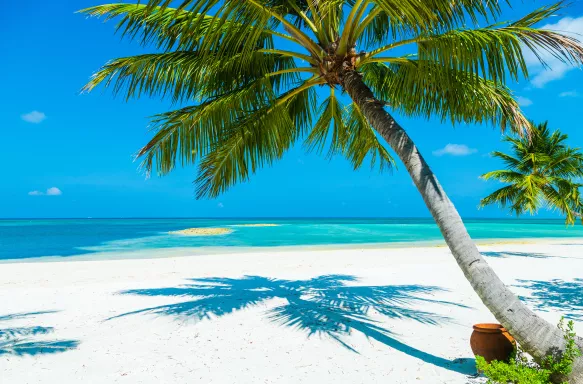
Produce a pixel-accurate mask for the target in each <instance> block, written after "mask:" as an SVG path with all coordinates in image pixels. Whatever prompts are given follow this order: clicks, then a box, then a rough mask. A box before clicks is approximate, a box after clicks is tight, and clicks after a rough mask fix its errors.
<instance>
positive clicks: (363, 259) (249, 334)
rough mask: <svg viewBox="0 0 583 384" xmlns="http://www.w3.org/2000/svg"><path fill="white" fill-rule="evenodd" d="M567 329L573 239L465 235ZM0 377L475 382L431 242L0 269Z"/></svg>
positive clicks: (469, 317) (447, 260) (465, 329)
mask: <svg viewBox="0 0 583 384" xmlns="http://www.w3.org/2000/svg"><path fill="white" fill-rule="evenodd" d="M480 249H481V251H482V252H484V253H485V255H486V256H487V260H488V262H489V263H490V264H491V265H492V266H493V268H494V269H495V271H496V272H497V273H498V275H499V276H500V277H501V278H502V279H503V280H504V281H505V282H506V283H507V284H508V285H509V286H511V287H512V289H513V290H514V291H515V292H516V293H518V294H520V295H524V296H525V297H526V299H527V300H528V302H529V304H530V305H531V307H532V308H535V309H536V310H537V311H538V312H540V313H541V315H542V316H544V317H545V318H547V319H548V320H549V321H551V322H553V323H556V322H558V320H559V318H560V316H561V312H562V313H564V314H568V315H570V317H572V318H574V319H575V320H578V322H577V323H576V329H577V330H578V331H579V333H580V334H583V280H582V279H581V278H582V277H583V240H554V241H544V242H537V243H530V244H510V243H508V244H491V245H483V246H480ZM0 308H1V312H0V382H1V383H2V384H4V383H6V384H8V383H11V384H12V383H18V384H25V383H31V384H32V383H34V384H37V383H38V384H40V383H63V384H69V383H70V384H73V383H75V384H77V383H156V384H160V383H253V384H257V383H419V382H424V383H459V384H462V383H478V382H482V381H483V379H481V378H472V377H471V376H469V375H471V374H473V373H474V372H475V369H474V366H473V364H474V363H473V356H472V352H471V350H470V347H469V337H470V334H471V332H472V324H474V323H478V322H489V321H493V320H494V319H493V317H492V316H491V315H490V314H489V312H488V310H487V309H486V308H485V307H484V306H483V305H482V303H481V302H480V300H479V299H478V297H477V296H476V295H475V294H474V292H473V291H472V289H471V287H470V285H469V284H468V283H467V281H466V280H465V278H464V276H463V275H462V273H461V271H460V270H459V269H458V267H457V265H456V264H455V261H454V259H453V258H452V257H451V255H450V253H449V251H448V249H447V248H445V247H426V248H403V249H396V248H390V249H362V250H359V249H345V250H317V251H307V250H293V249H292V250H290V249H286V250H285V251H280V252H273V251H271V250H269V251H267V252H255V253H243V254H226V255H209V256H189V257H169V258H158V259H144V260H104V261H68V260H66V259H63V261H59V262H36V263H12V264H2V265H0Z"/></svg>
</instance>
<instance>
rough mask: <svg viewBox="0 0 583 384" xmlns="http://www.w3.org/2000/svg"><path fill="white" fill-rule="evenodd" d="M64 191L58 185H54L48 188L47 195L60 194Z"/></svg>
mask: <svg viewBox="0 0 583 384" xmlns="http://www.w3.org/2000/svg"><path fill="white" fill-rule="evenodd" d="M62 194H63V192H61V190H60V189H59V188H57V187H52V188H49V189H47V196H60V195H62Z"/></svg>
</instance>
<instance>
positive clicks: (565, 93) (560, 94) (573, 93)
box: [559, 91, 579, 97]
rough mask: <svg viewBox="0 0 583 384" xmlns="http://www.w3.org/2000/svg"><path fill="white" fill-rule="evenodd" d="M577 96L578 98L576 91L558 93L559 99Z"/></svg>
mask: <svg viewBox="0 0 583 384" xmlns="http://www.w3.org/2000/svg"><path fill="white" fill-rule="evenodd" d="M578 96H579V92H577V91H565V92H561V93H559V97H578Z"/></svg>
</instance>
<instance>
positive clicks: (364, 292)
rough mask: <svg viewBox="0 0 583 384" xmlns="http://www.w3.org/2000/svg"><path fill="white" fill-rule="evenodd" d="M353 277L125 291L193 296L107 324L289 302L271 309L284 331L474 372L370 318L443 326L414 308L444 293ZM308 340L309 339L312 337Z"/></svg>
mask: <svg viewBox="0 0 583 384" xmlns="http://www.w3.org/2000/svg"><path fill="white" fill-rule="evenodd" d="M354 281H356V278H355V277H354V276H345V275H328V276H319V277H315V278H312V279H309V280H281V279H273V278H267V277H262V276H245V277H242V278H238V279H231V278H203V279H190V280H189V283H187V284H184V285H180V286H178V287H171V288H153V289H134V290H127V291H122V292H120V293H121V294H126V295H144V296H169V297H188V298H189V299H188V300H187V301H183V302H180V303H174V304H168V305H162V306H157V307H151V308H145V309H141V310H137V311H132V312H128V313H124V314H121V315H118V316H115V317H112V318H110V319H108V320H111V319H114V318H119V317H123V316H128V315H135V314H142V313H150V314H156V315H168V316H174V317H178V318H187V319H191V318H194V319H197V320H201V319H211V318H212V317H215V316H216V317H219V316H224V315H227V314H230V313H233V312H236V311H238V310H241V309H244V308H248V307H251V306H256V305H259V304H260V303H262V302H265V301H267V300H270V299H275V298H279V299H285V300H286V301H287V304H284V305H280V306H277V307H275V308H272V309H269V310H268V311H267V313H266V316H267V318H268V319H269V320H270V321H273V322H275V323H277V324H280V325H282V326H287V327H292V328H296V329H302V330H306V331H308V335H309V336H313V335H328V336H330V337H331V338H333V339H334V340H336V341H337V342H338V343H340V345H342V346H343V347H345V348H347V349H349V350H351V351H353V352H357V351H356V350H355V349H354V348H353V347H351V346H350V345H348V344H347V342H345V341H344V338H345V337H347V336H349V335H350V334H351V333H352V332H361V333H362V334H364V335H366V336H367V337H369V338H372V339H374V340H376V341H378V342H380V343H383V344H385V345H387V346H389V347H391V348H394V349H396V350H398V351H400V352H403V353H405V354H407V355H409V356H412V357H415V358H417V359H420V360H422V361H424V362H426V363H429V364H433V365H435V366H438V367H441V368H445V369H448V370H451V371H455V372H458V373H463V374H473V373H475V362H474V359H455V360H448V359H445V358H442V357H439V356H436V355H432V354H430V353H427V352H424V351H421V350H419V349H417V348H414V347H411V346H409V345H407V344H405V343H404V342H402V341H399V340H397V339H396V338H395V336H394V334H393V333H392V332H391V331H390V330H387V329H385V328H383V327H382V326H381V325H380V323H379V322H378V321H375V320H374V319H373V318H371V316H370V315H371V314H375V315H377V314H378V315H381V316H386V317H388V318H393V319H408V320H414V321H417V322H420V323H422V324H429V325H438V324H440V323H443V322H447V321H449V318H447V317H444V316H440V315H437V314H434V313H431V312H426V311H422V310H417V309H412V308H411V307H410V305H411V304H415V303H416V304H423V303H438V304H443V305H449V306H458V307H464V308H467V307H465V306H463V305H460V304H456V303H452V302H447V301H439V300H434V299H431V298H428V297H427V296H428V295H430V294H432V293H435V292H439V291H443V289H441V288H438V287H431V286H421V285H388V286H354V285H352V286H349V285H347V283H350V282H354ZM309 336H308V337H309Z"/></svg>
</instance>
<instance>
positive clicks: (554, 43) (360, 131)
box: [82, 0, 583, 382]
mask: <svg viewBox="0 0 583 384" xmlns="http://www.w3.org/2000/svg"><path fill="white" fill-rule="evenodd" d="M171 4H175V5H176V7H175V8H171V7H170V5H171ZM506 5H509V2H508V4H507V3H506V2H498V1H474V0H461V1H455V2H452V1H450V0H429V1H417V0H398V1H396V0H327V1H317V0H316V1H312V0H309V1H306V0H180V1H175V2H173V1H170V0H149V1H147V2H142V3H139V4H128V3H119V4H106V5H101V6H94V7H90V8H88V9H85V10H83V11H82V12H83V13H84V14H86V15H90V16H96V17H104V18H105V19H106V20H108V19H116V20H117V25H116V29H117V31H119V32H120V33H121V35H122V36H123V37H126V38H128V39H131V40H133V41H134V42H136V43H138V44H140V45H142V46H144V47H147V48H150V49H152V51H153V52H152V53H146V54H139V55H133V56H127V57H121V58H117V59H113V60H111V61H110V62H108V63H107V64H105V65H104V66H103V67H102V68H101V69H100V70H98V71H97V72H96V73H95V74H94V76H93V77H92V78H91V80H90V81H89V82H88V83H87V85H86V86H85V88H84V90H85V91H91V90H93V89H94V88H96V87H97V86H99V85H104V86H108V87H110V88H112V89H113V91H114V93H115V94H119V95H122V96H123V97H124V98H126V99H132V98H138V97H140V96H146V97H161V98H164V99H169V100H171V101H172V102H173V103H174V105H175V108H173V110H171V111H168V112H164V113H161V114H157V115H155V116H154V117H153V118H152V125H153V135H152V138H151V139H150V141H149V142H148V143H147V144H146V145H145V146H144V147H143V148H142V149H141V150H139V152H138V157H140V158H141V159H142V165H143V167H144V169H145V170H146V172H147V173H148V174H150V173H157V174H160V175H163V174H167V173H169V172H170V171H172V170H173V169H174V168H176V167H177V166H186V165H196V166H197V167H198V177H197V179H196V182H195V184H196V190H197V196H198V197H201V198H206V197H209V198H213V197H216V196H218V195H220V194H221V193H224V192H226V191H227V190H228V189H229V188H230V187H232V186H233V185H234V184H236V183H238V182H245V181H248V180H249V178H250V177H251V175H253V174H254V173H256V172H257V171H258V170H259V169H260V168H262V167H265V166H269V165H271V164H273V163H274V162H275V161H277V160H279V159H281V158H282V157H283V156H284V155H285V153H286V152H287V151H288V150H289V149H290V148H292V146H294V145H296V144H297V143H303V144H304V146H305V148H306V149H307V150H308V151H316V152H318V153H322V154H326V155H327V156H328V157H332V156H344V157H345V158H346V159H348V161H349V162H350V163H351V164H352V166H353V167H354V168H355V169H358V168H361V167H363V166H364V165H365V164H368V165H369V166H371V167H372V168H376V169H378V170H381V171H385V170H391V169H393V168H394V167H395V165H396V158H395V157H394V156H395V155H396V157H398V158H399V160H400V161H401V162H402V164H403V165H404V168H405V169H406V171H407V172H408V173H409V175H410V176H411V178H412V180H413V183H414V184H415V186H416V187H417V189H418V190H419V192H420V193H421V195H422V197H423V200H424V202H425V203H426V205H427V207H428V209H429V212H430V213H431V215H432V216H433V218H434V219H435V221H436V223H437V225H438V227H439V229H440V231H441V233H442V234H443V236H444V239H445V241H446V243H447V245H448V246H449V248H450V250H451V252H452V255H453V256H454V258H455V259H456V261H457V263H458V265H459V267H460V268H461V269H462V271H463V273H464V275H465V276H466V277H467V279H468V281H469V282H470V284H471V285H472V287H473V288H474V290H475V291H476V293H477V294H478V295H479V297H480V298H481V299H482V301H483V303H484V304H485V305H486V306H487V307H488V308H489V310H490V311H491V312H492V313H493V315H494V316H495V317H496V318H497V319H498V321H499V322H500V323H501V324H503V326H504V327H505V328H506V329H508V330H509V331H510V332H511V333H512V335H513V336H514V337H515V338H516V339H517V340H518V341H519V342H522V344H523V347H524V348H525V350H527V351H528V352H529V353H531V354H533V355H534V356H544V355H545V353H546V351H547V350H548V349H549V348H551V347H557V348H561V349H562V348H564V339H563V337H562V335H561V333H560V332H559V331H558V330H557V329H556V327H555V326H554V325H552V324H550V323H548V322H546V321H545V320H543V319H542V318H541V317H539V316H538V315H537V314H535V313H534V312H533V311H531V310H530V309H529V308H528V307H527V306H526V305H525V304H524V303H522V302H521V301H520V300H519V299H518V298H517V297H516V295H514V294H513V293H512V292H511V291H510V290H509V289H508V288H507V287H506V286H505V285H504V283H503V282H502V281H501V280H500V279H499V278H498V276H497V275H496V274H495V273H494V271H493V270H492V269H491V268H490V267H489V266H488V264H487V263H486V261H485V260H484V259H483V257H482V256H481V255H480V252H479V251H478V249H477V247H476V245H475V244H474V242H473V241H472V239H471V238H470V236H469V234H468V232H467V230H466V228H465V226H464V223H463V221H462V219H461V217H460V215H459V214H458V212H457V210H456V208H455V207H454V205H453V204H452V202H451V200H450V199H449V198H448V196H447V194H446V192H445V190H444V189H443V188H442V186H441V184H440V183H439V181H438V179H437V177H436V175H435V174H434V173H433V172H432V170H431V169H430V167H429V165H428V164H427V162H426V160H425V158H424V157H423V156H422V155H421V151H420V149H419V148H418V147H417V146H416V145H415V143H414V142H413V140H412V139H411V137H410V136H409V135H408V133H407V132H406V131H405V129H404V128H403V127H402V126H401V125H400V124H399V123H398V122H397V120H396V119H395V114H397V113H398V114H400V115H401V116H408V117H422V118H430V117H436V118H437V119H439V120H441V121H442V122H449V123H453V124H466V123H484V124H490V125H493V126H495V127H498V128H500V129H502V130H503V131H504V130H507V131H510V132H516V133H517V134H528V131H529V130H530V129H531V125H530V123H529V121H528V119H527V118H526V117H525V116H524V114H523V113H522V111H521V109H520V106H519V104H518V102H517V101H516V98H515V97H514V95H513V93H512V91H511V90H510V89H509V87H508V86H507V84H508V83H509V82H511V81H518V80H521V79H523V78H528V76H529V73H528V67H527V61H528V60H527V57H535V58H538V59H539V60H540V61H541V62H542V63H543V65H546V64H547V63H546V62H545V58H548V57H552V58H553V60H555V59H557V60H560V61H562V62H564V63H567V64H570V65H575V66H579V65H581V64H582V63H583V46H581V44H580V42H579V41H578V40H577V39H575V38H574V37H570V36H567V35H564V34H562V33H560V32H557V31H552V30H549V29H545V28H541V27H540V25H544V23H545V22H548V21H549V19H550V18H552V17H553V16H556V15H558V14H560V13H561V11H563V10H564V8H565V6H566V5H565V4H564V3H562V2H559V3H556V4H550V5H545V6H542V7H538V8H536V9H533V10H532V11H531V12H530V13H527V14H525V15H523V16H521V17H518V18H516V19H515V20H511V21H503V20H502V14H503V8H504V7H505V6H506ZM427 132H433V131H430V130H429V129H428V130H427ZM434 132H435V135H439V131H438V130H435V131H434ZM389 148H390V149H391V150H392V152H390V151H389ZM533 332H535V333H537V334H543V333H544V334H546V335H548V336H547V337H545V338H544V339H540V340H533V338H532V337H531V335H532V333H533ZM580 343H581V344H580V345H583V341H580ZM577 364H578V365H577ZM575 365H576V366H574V370H573V374H572V376H573V377H575V376H576V377H577V378H578V379H579V382H583V361H581V360H579V361H578V362H576V363H575Z"/></svg>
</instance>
